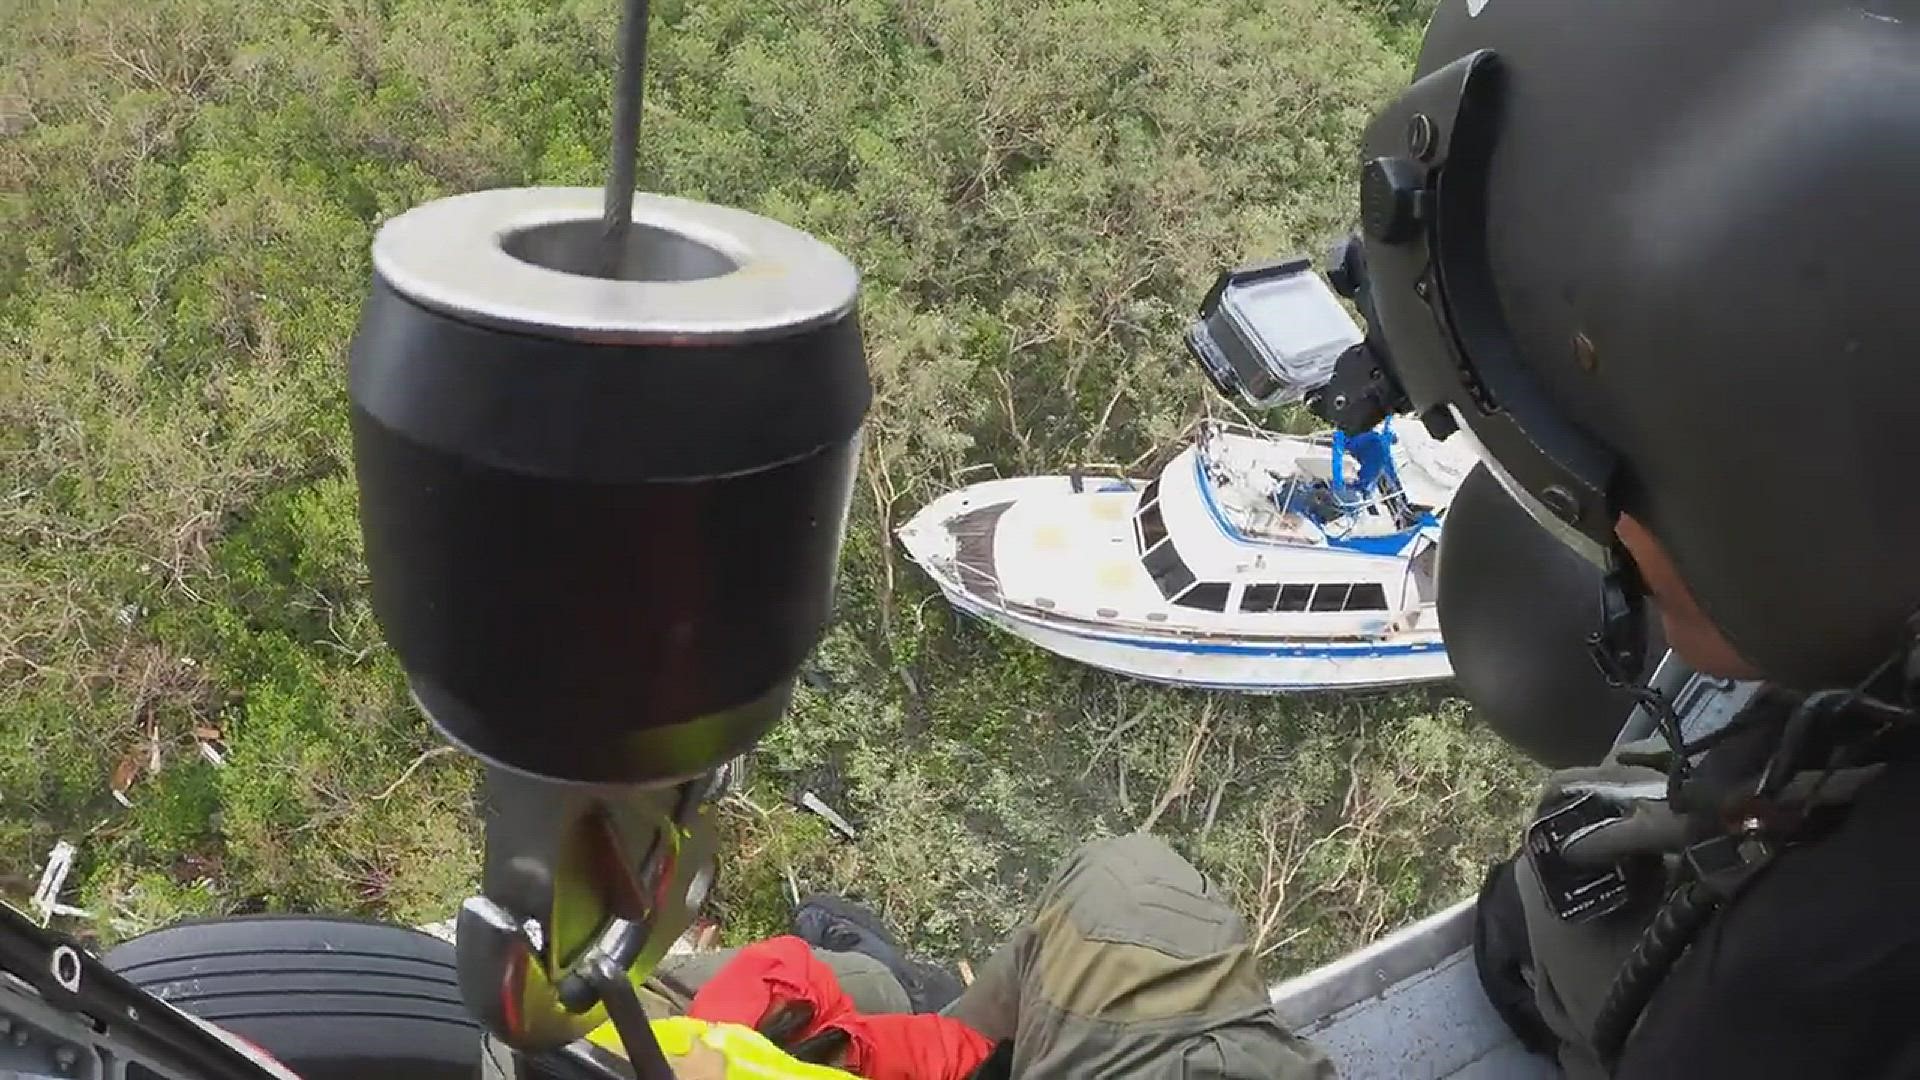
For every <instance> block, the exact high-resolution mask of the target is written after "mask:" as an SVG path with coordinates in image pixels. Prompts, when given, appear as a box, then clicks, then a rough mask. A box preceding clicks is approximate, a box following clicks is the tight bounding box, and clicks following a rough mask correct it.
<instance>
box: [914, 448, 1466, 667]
mask: <svg viewBox="0 0 1920 1080" xmlns="http://www.w3.org/2000/svg"><path fill="white" fill-rule="evenodd" d="M1393 434H1394V436H1395V438H1394V441H1393V442H1392V451H1391V459H1390V460H1391V462H1392V468H1390V469H1386V470H1384V471H1381V472H1380V473H1379V475H1377V476H1369V477H1367V478H1365V483H1361V482H1360V470H1361V465H1360V462H1359V460H1358V458H1356V457H1355V456H1354V455H1351V454H1348V453H1344V452H1342V453H1339V454H1336V452H1335V444H1336V439H1335V438H1334V437H1333V436H1320V435H1314V436H1292V435H1276V434H1272V433H1268V432H1262V431H1258V430H1256V429H1253V428H1249V427H1245V426H1242V425H1237V424H1230V423H1225V422H1222V421H1215V420H1209V421H1204V422H1202V423H1201V424H1200V425H1199V426H1198V427H1197V428H1196V429H1195V432H1194V434H1193V436H1192V438H1191V439H1190V440H1189V441H1188V443H1187V445H1185V446H1184V447H1183V448H1182V449H1181V450H1180V451H1179V452H1178V453H1177V454H1175V455H1174V456H1173V458H1172V459H1171V460H1170V461H1168V462H1167V464H1166V465H1165V466H1164V467H1163V468H1162V469H1161V470H1160V473H1159V475H1158V476H1157V477H1155V478H1153V479H1151V480H1136V479H1120V478H1114V479H1088V478H1086V477H1083V476H1078V475H1074V476H1035V477H1021V478H1016V479H1006V480H989V481H985V482H982V483H977V484H973V485H970V486H968V487H965V488H962V489H960V490H958V491H954V492H951V493H949V494H947V495H944V496H942V497H940V498H939V499H936V500H934V501H933V502H932V503H930V504H928V505H927V506H926V507H924V508H923V509H921V510H920V512H919V513H917V514H915V515H914V517H913V518H912V520H910V521H908V522H907V523H906V525H905V526H903V527H902V528H901V529H900V531H899V536H900V541H901V543H902V544H903V545H904V546H905V548H906V550H907V553H908V555H909V556H911V557H912V558H913V560H914V561H915V562H916V563H918V564H919V565H920V566H921V567H922V568H923V569H925V570H926V571H927V573H928V574H929V575H931V576H932V578H933V579H934V581H935V582H936V583H937V584H938V585H939V586H940V590H941V591H942V592H943V593H944V594H945V595H946V597H947V599H948V600H949V601H950V602H952V604H953V605H954V606H955V607H957V608H959V609H960V610H961V611H963V612H966V613H967V614H969V615H973V616H976V617H978V618H980V619H983V620H985V621H987V622H989V623H992V624H993V625H995V626H998V627H1000V628H1002V629H1004V630H1007V631H1009V632H1011V633H1014V634H1017V635H1019V636H1020V637H1022V638H1025V639H1027V640H1028V641H1031V642H1033V643H1034V644H1036V645H1039V646H1040V647H1042V648H1044V649H1048V650H1050V651H1052V652H1055V653H1058V654H1060V655H1062V656H1065V657H1068V658H1070V659H1073V660H1078V661H1081V662H1082V663H1086V664H1091V665H1093V666H1095V667H1099V668H1104V669H1106V670H1109V671H1115V672H1119V673H1121V674H1125V675H1132V676H1135V677H1138V678H1142V679H1150V680H1153V681H1155V682H1163V683H1172V684H1176V685H1181V686H1192V687H1204V688H1208V689H1216V690H1235V691H1242V692H1249V693H1274V692H1281V691H1288V690H1323V689H1358V688H1365V687H1380V686H1397V685H1403V684H1408V683H1418V682H1424V681H1428V680H1433V679H1444V678H1447V677H1448V676H1449V675H1451V674H1452V670H1451V668H1450V667H1449V666H1448V664H1447V656H1446V650H1445V648H1444V646H1443V645H1442V644H1441V641H1440V623H1439V618H1438V615H1437V614H1436V611H1435V608H1434V598H1435V588H1434V576H1433V575H1434V561H1435V555H1436V551H1437V546H1438V543H1439V533H1440V529H1439V517H1440V515H1441V514H1442V513H1444V511H1445V508H1446V506H1447V503H1448V502H1449V501H1450V500H1451V498H1452V496H1453V491H1454V489H1455V488H1457V487H1458V486H1459V483H1460V481H1461V480H1462V479H1464V478H1465V476H1466V473H1467V471H1468V470H1469V469H1470V468H1471V467H1472V465H1473V460H1474V459H1473V456H1472V453H1471V451H1470V450H1468V449H1466V448H1464V447H1457V446H1455V445H1454V444H1453V443H1451V442H1449V443H1437V442H1435V441H1434V440H1433V439H1431V438H1430V437H1428V436H1427V434H1426V432H1425V430H1424V429H1422V428H1420V426H1419V425H1418V424H1408V425H1404V426H1403V427H1402V428H1400V429H1398V430H1396V431H1395V432H1394V433H1393ZM1348 477H1354V478H1355V480H1354V481H1353V482H1348Z"/></svg>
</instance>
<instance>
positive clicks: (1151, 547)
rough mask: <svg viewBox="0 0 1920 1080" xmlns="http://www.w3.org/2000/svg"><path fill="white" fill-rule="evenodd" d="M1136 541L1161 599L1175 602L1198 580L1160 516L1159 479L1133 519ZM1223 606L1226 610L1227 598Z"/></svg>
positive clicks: (1146, 489) (1145, 494) (1143, 493)
mask: <svg viewBox="0 0 1920 1080" xmlns="http://www.w3.org/2000/svg"><path fill="white" fill-rule="evenodd" d="M1133 539H1134V542H1135V543H1137V544H1138V545H1139V549H1140V565H1142V566H1144V567H1145V568H1146V571H1147V575H1148V576H1149V577H1151V578H1153V584H1154V586H1155V587H1156V588H1158V589H1159V590H1160V595H1161V596H1163V597H1166V598H1167V599H1169V600H1172V599H1174V598H1175V597H1178V596H1180V595H1181V594H1182V593H1183V592H1186V591H1187V589H1188V588H1189V587H1190V586H1192V585H1193V584H1194V583H1195V582H1196V581H1197V580H1198V578H1197V577H1196V576H1195V575H1194V572H1193V571H1192V570H1191V569H1189V568H1188V566H1187V563H1186V560H1185V559H1182V558H1181V557H1180V551H1179V549H1177V548H1175V547H1174V546H1173V541H1172V540H1171V539H1169V538H1168V536H1167V521H1166V518H1165V517H1164V516H1163V515H1162V514H1161V513H1160V481H1159V479H1158V478H1155V479H1154V481H1153V482H1152V483H1150V484H1148V485H1147V486H1146V487H1144V488H1142V489H1141V491H1140V508H1139V509H1138V510H1136V511H1135V512H1134V515H1133ZM1223 587H1224V586H1223ZM1221 604H1222V606H1223V607H1224V606H1225V598H1224V596H1223V597H1222V600H1221Z"/></svg>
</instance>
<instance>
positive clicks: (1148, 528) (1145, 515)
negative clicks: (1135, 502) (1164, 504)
mask: <svg viewBox="0 0 1920 1080" xmlns="http://www.w3.org/2000/svg"><path fill="white" fill-rule="evenodd" d="M1133 520H1134V527H1135V528H1136V529H1137V530H1139V536H1140V550H1141V552H1142V553H1144V552H1146V551H1149V550H1151V549H1152V548H1153V545H1155V544H1158V543H1159V542H1160V541H1162V540H1165V539H1166V538H1167V522H1166V519H1165V518H1164V517H1162V516H1161V514H1160V478H1159V477H1157V476H1156V477H1154V478H1153V481H1152V482H1151V483H1149V484H1148V485H1147V486H1146V487H1145V488H1143V489H1141V491H1140V510H1139V512H1138V513H1136V514H1135V515H1134V517H1133Z"/></svg>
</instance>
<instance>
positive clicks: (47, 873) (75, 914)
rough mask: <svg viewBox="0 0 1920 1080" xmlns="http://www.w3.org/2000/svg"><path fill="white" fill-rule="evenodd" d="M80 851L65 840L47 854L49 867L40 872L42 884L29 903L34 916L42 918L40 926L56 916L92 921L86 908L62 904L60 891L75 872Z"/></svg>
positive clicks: (35, 889)
mask: <svg viewBox="0 0 1920 1080" xmlns="http://www.w3.org/2000/svg"><path fill="white" fill-rule="evenodd" d="M77 854H79V849H77V848H75V847H74V846H73V845H72V844H69V843H67V842H66V841H65V840H62V841H60V842H59V843H57V844H55V845H53V850H52V851H51V852H49V853H48V854H47V865H46V867H45V869H43V870H41V871H40V884H39V885H37V886H35V887H34V890H33V898H32V899H31V900H29V901H28V904H29V906H31V907H32V908H33V911H34V914H36V915H38V916H40V925H41V926H45V925H47V924H48V923H50V922H52V921H53V919H54V916H56V915H64V916H66V917H68V918H75V919H91V918H93V912H91V911H88V910H87V909H85V908H77V907H71V906H69V905H66V904H63V903H61V902H60V890H61V889H63V888H65V887H66V884H67V875H68V874H71V873H72V872H73V857H74V856H75V855H77Z"/></svg>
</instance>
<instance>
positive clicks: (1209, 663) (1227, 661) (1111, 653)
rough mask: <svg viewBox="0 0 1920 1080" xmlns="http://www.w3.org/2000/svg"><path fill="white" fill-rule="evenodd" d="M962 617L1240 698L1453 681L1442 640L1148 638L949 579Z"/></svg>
mask: <svg viewBox="0 0 1920 1080" xmlns="http://www.w3.org/2000/svg"><path fill="white" fill-rule="evenodd" d="M938 583H939V585H940V591H941V592H942V593H944V594H945V595H946V598H947V601H948V602H949V603H951V604H952V605H953V606H954V607H955V608H957V609H959V610H960V611H961V612H963V613H965V614H967V615H971V616H973V617H974V618H976V619H979V620H981V621H982V622H985V623H988V624H991V625H992V626H995V627H997V628H999V629H1001V630H1005V631H1006V632H1008V633H1010V634H1013V635H1015V636H1016V637H1020V638H1023V639H1025V640H1027V641H1030V642H1032V643H1033V644H1035V645H1038V646H1039V647H1041V648H1043V649H1045V650H1047V651H1048V652H1051V653H1055V654H1058V655H1060V656H1063V657H1065V658H1067V659H1069V660H1075V661H1078V662H1080V663H1083V664H1086V665H1088V666H1090V667H1097V668H1100V669H1102V670H1104V671H1111V672H1114V673H1116V674H1120V675H1128V676H1131V677H1133V678H1136V679H1145V680H1147V681H1149V682H1157V683H1164V684H1167V685H1170V686H1185V687H1191V688H1194V689H1205V690H1227V691H1233V692H1235V693H1242V694H1283V693H1298V692H1302V691H1314V690H1367V689H1379V688H1385V687H1395V686H1410V685H1416V684H1419V683H1427V682H1435V681H1438V680H1442V679H1449V678H1452V677H1453V668H1452V666H1451V665H1450V664H1449V663H1448V662H1447V653H1446V649H1445V647H1444V646H1443V645H1442V644H1441V643H1440V642H1439V640H1437V639H1435V640H1431V641H1409V642H1404V643H1387V642H1364V641H1343V642H1305V641H1302V642H1256V641H1218V640H1200V639H1195V638H1191V637H1181V636H1177V635H1171V634H1169V635H1164V636H1147V635H1135V634H1128V633H1124V632H1111V631H1107V630H1099V629H1093V628H1082V627H1079V626H1073V625H1067V624H1062V623H1053V622H1049V621H1046V620H1043V619H1039V618H1034V617H1029V616H1026V615H1024V614H1021V613H1019V612H1015V611H1010V610H1008V609H1006V608H1004V607H999V606H995V605H992V604H989V603H987V602H985V601H983V600H982V599H980V598H979V597H977V596H974V595H972V594H970V593H967V592H965V591H963V590H961V589H959V588H957V587H955V586H954V585H953V584H951V583H950V582H947V581H945V580H940V581H939V582H938Z"/></svg>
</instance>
